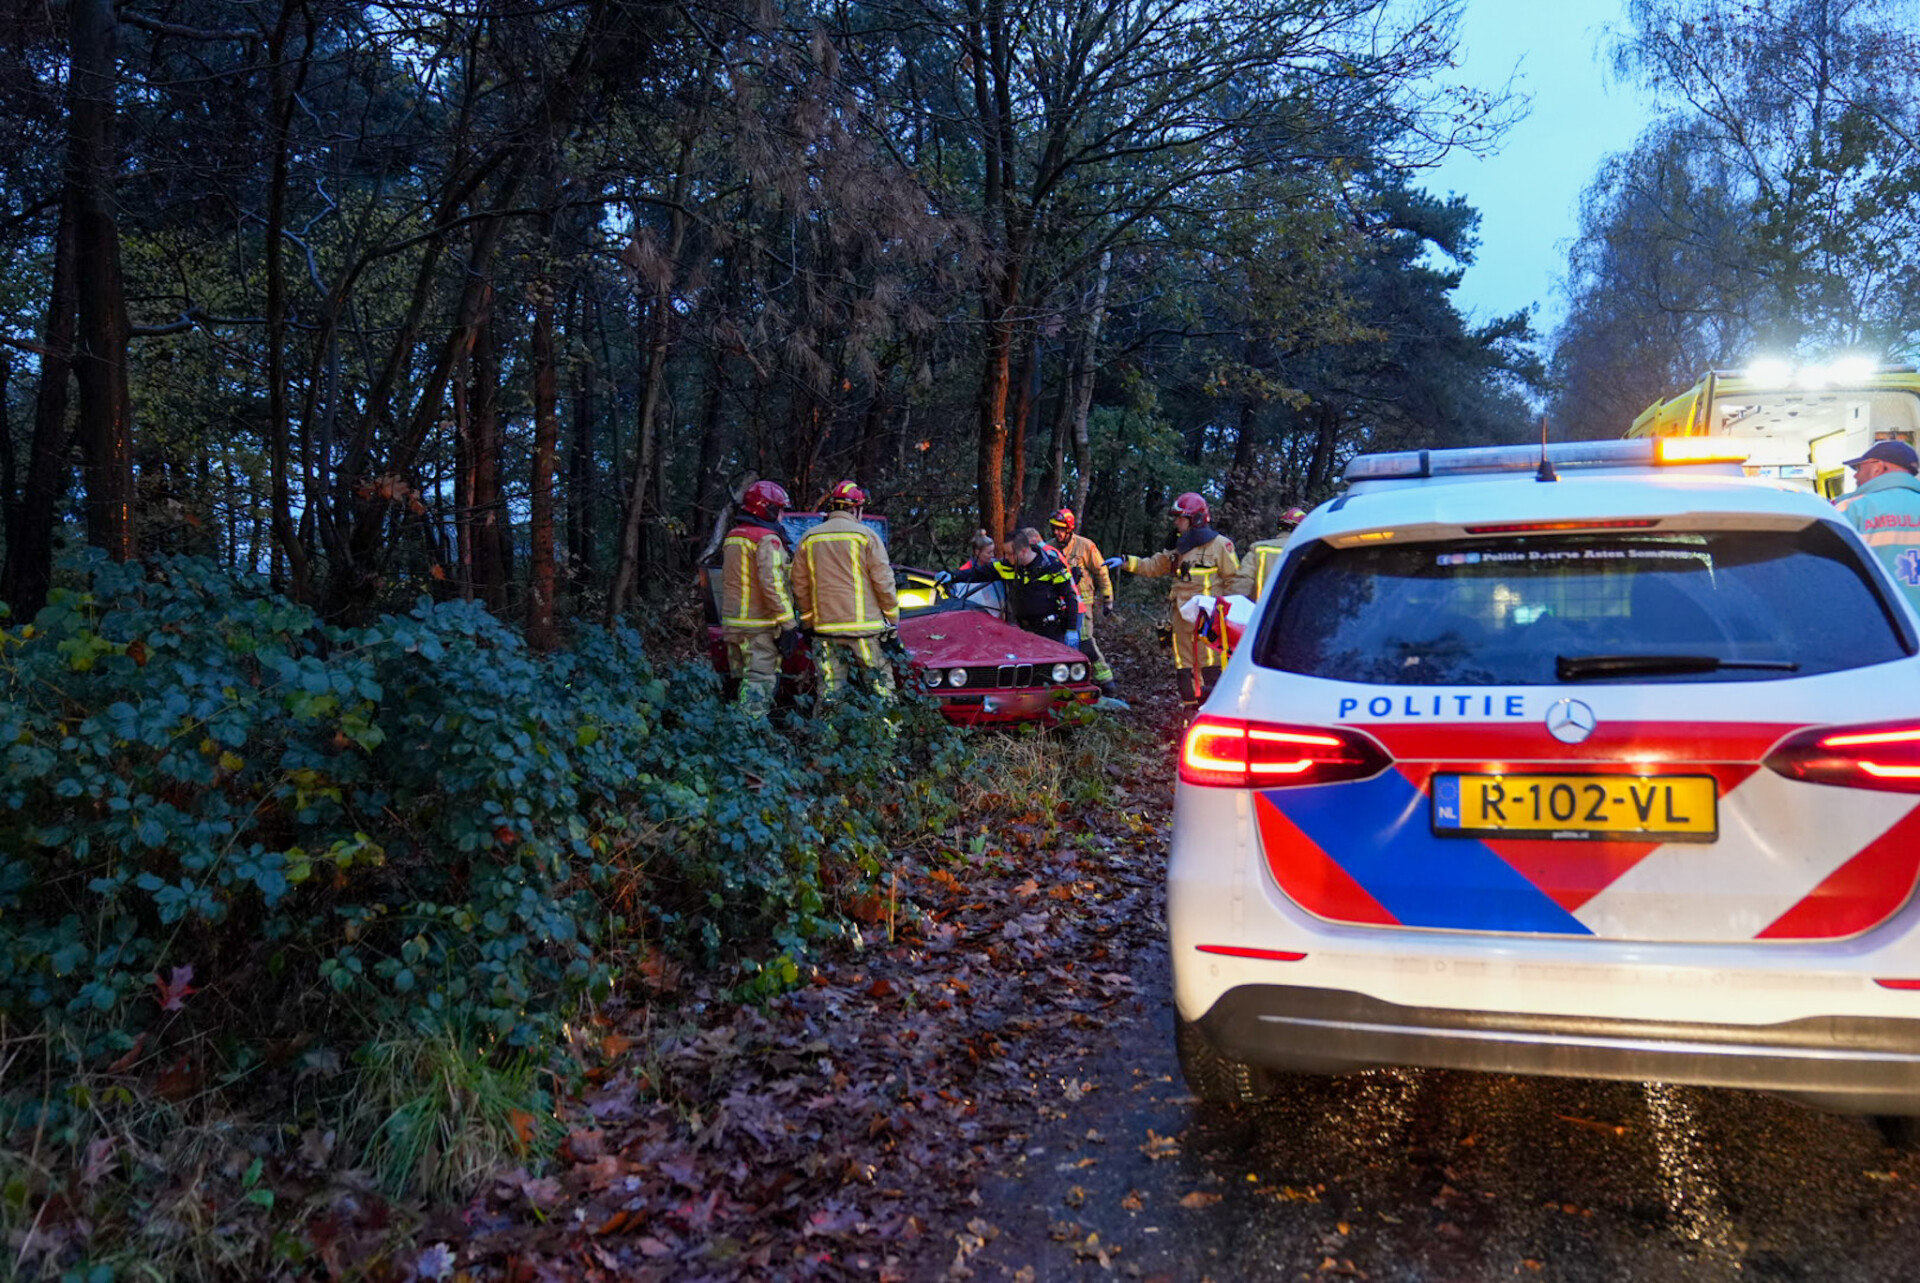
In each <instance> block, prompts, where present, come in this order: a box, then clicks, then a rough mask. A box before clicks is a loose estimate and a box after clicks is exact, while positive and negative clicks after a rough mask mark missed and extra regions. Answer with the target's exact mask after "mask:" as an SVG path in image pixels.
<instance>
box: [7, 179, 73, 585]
mask: <svg viewBox="0 0 1920 1283" xmlns="http://www.w3.org/2000/svg"><path fill="white" fill-rule="evenodd" d="M71 209H72V206H71V205H70V204H69V203H66V202H63V203H62V204H61V206H60V220H59V224H58V226H57V227H56V229H55V231H54V237H53V243H54V250H53V282H52V289H51V291H50V292H49V295H48V298H47V319H46V324H45V326H44V328H43V329H42V331H41V347H42V348H43V349H44V351H43V352H42V353H41V356H40V382H39V386H38V387H36V388H35V390H34V403H33V442H32V444H31V445H30V446H29V447H28V450H27V481H26V488H25V489H24V490H23V491H22V492H21V495H20V504H19V506H18V508H17V509H14V510H13V511H12V512H11V513H10V520H9V521H8V523H7V560H6V565H5V566H4V568H0V599H4V600H5V601H6V602H7V604H8V605H10V606H11V607H13V615H14V618H15V619H16V620H24V619H31V618H32V617H33V616H34V615H36V614H38V613H39V611H40V608H41V607H42V606H44V605H46V604H47V590H48V588H49V587H50V586H51V584H52V582H53V532H54V528H55V527H56V526H58V525H59V523H60V504H61V502H62V500H64V499H65V498H66V494H67V487H68V485H69V484H70V483H71V480H72V475H73V473H72V459H71V454H72V451H73V428H72V425H71V424H69V423H68V422H67V399H68V392H69V387H68V385H69V383H70V381H71V380H72V377H73V366H72V354H73V339H74V333H73V331H74V308H75V301H74V295H75V292H76V285H77V282H76V265H75V263H74V254H75V241H76V237H75V235H74V220H73V218H72V217H71V213H70V211H71Z"/></svg>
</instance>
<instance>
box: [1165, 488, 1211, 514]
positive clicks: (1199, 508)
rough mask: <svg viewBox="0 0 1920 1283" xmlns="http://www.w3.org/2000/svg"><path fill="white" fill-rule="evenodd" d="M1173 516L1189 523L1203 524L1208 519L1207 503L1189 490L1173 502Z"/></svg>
mask: <svg viewBox="0 0 1920 1283" xmlns="http://www.w3.org/2000/svg"><path fill="white" fill-rule="evenodd" d="M1173 515H1174V516H1176V517H1185V518H1186V519H1187V520H1189V521H1197V522H1205V521H1206V520H1207V519H1208V512H1207V501H1206V500H1205V499H1202V498H1201V497H1200V496H1199V495H1197V494H1195V493H1193V491H1191V490H1189V491H1187V493H1185V494H1183V495H1181V496H1180V497H1179V498H1178V499H1175V500H1174V501H1173Z"/></svg>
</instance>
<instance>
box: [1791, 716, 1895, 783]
mask: <svg viewBox="0 0 1920 1283" xmlns="http://www.w3.org/2000/svg"><path fill="white" fill-rule="evenodd" d="M1767 767H1768V769H1770V770H1774V771H1778V772H1779V773H1780V774H1782V775H1784V776H1786V777H1787V778H1788V779H1794V780H1805V781H1806V782H1807V783H1809V784H1837V785H1839V786H1841V787H1843V788H1855V789H1878V790H1880V791H1882V792H1887V793H1920V725H1916V724H1915V723H1913V722H1877V723H1873V724H1871V725H1866V726H1823V727H1820V728H1819V729H1817V730H1811V731H1801V732H1800V733H1799V734H1798V735H1794V736H1791V737H1790V738H1788V739H1787V740H1785V741H1784V742H1783V743H1782V744H1781V745H1780V747H1779V748H1776V749H1774V750H1773V752H1772V753H1770V754H1769V755H1768V756H1767Z"/></svg>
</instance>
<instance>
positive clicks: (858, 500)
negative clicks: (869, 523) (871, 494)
mask: <svg viewBox="0 0 1920 1283" xmlns="http://www.w3.org/2000/svg"><path fill="white" fill-rule="evenodd" d="M866 506H867V492H866V491H864V490H862V489H861V488H860V487H859V486H857V485H855V484H854V483H853V482H851V481H842V482H841V483H840V484H839V485H837V486H835V487H834V488H833V489H831V490H829V491H827V497H826V498H824V499H822V500H821V501H820V507H821V508H822V509H823V510H824V511H827V512H831V511H833V510H834V509H835V508H850V509H852V510H853V511H855V512H858V511H859V510H860V509H862V508H864V507H866Z"/></svg>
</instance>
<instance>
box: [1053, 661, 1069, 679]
mask: <svg viewBox="0 0 1920 1283" xmlns="http://www.w3.org/2000/svg"><path fill="white" fill-rule="evenodd" d="M1071 671H1072V670H1071V669H1069V668H1068V667H1067V666H1066V665H1065V664H1055V665H1054V666H1053V680H1054V681H1056V682H1064V681H1066V680H1067V674H1068V673H1069V672H1071Z"/></svg>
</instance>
